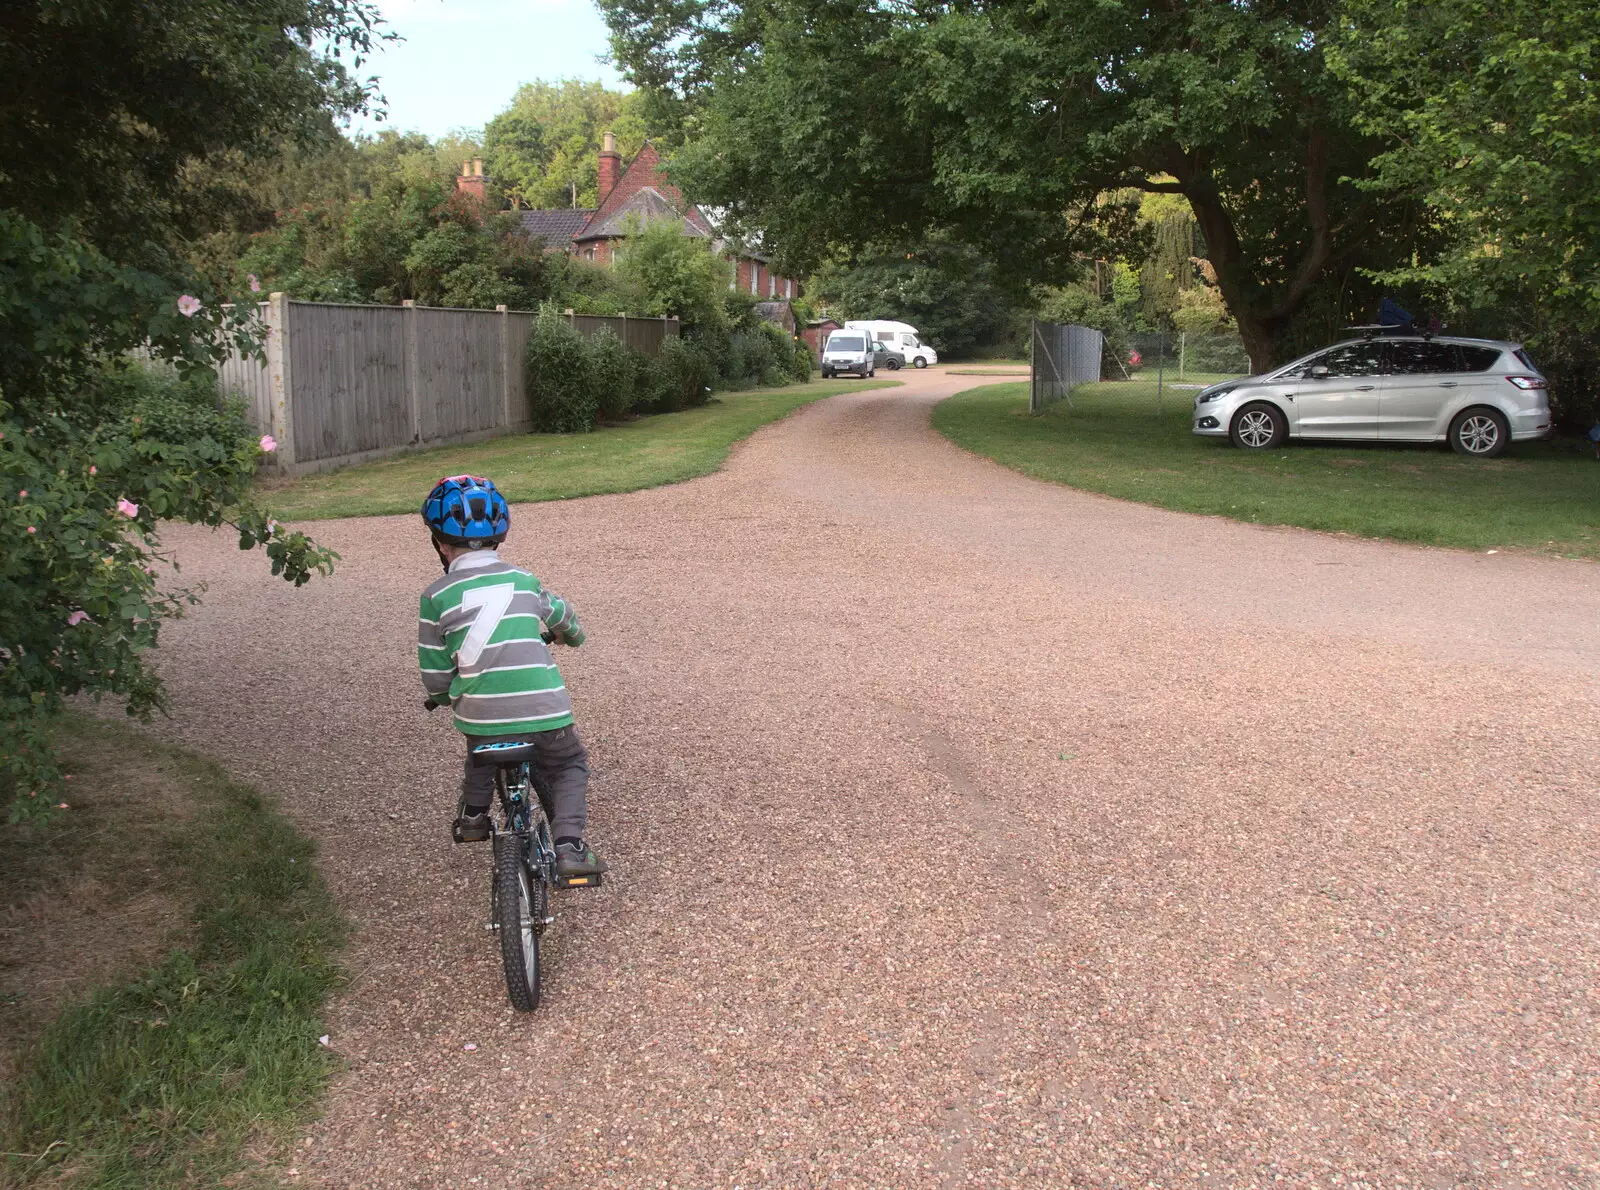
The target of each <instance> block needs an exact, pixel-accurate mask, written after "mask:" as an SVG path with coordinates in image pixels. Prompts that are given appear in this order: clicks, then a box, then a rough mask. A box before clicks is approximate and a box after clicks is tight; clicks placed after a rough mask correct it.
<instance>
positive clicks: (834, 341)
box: [828, 335, 867, 351]
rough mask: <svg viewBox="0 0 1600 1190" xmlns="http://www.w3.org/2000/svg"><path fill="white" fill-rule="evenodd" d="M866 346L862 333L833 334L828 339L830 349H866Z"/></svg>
mask: <svg viewBox="0 0 1600 1190" xmlns="http://www.w3.org/2000/svg"><path fill="white" fill-rule="evenodd" d="M866 346H867V345H866V343H865V342H864V341H863V340H862V338H861V336H860V335H833V336H831V337H830V338H829V339H828V350H829V351H864V350H865V349H866Z"/></svg>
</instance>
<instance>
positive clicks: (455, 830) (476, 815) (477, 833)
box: [450, 802, 493, 843]
mask: <svg viewBox="0 0 1600 1190" xmlns="http://www.w3.org/2000/svg"><path fill="white" fill-rule="evenodd" d="M491 833H493V832H492V831H491V830H490V827H489V807H487V806H485V807H484V808H483V809H481V810H478V811H476V812H475V811H474V810H473V809H472V807H471V806H468V805H467V804H466V803H465V802H463V803H461V805H459V806H457V807H456V820H455V822H454V823H452V824H451V827H450V835H451V837H452V838H453V839H455V841H456V842H457V843H481V842H483V841H484V840H485V839H487V838H488V837H489V835H490V834H491Z"/></svg>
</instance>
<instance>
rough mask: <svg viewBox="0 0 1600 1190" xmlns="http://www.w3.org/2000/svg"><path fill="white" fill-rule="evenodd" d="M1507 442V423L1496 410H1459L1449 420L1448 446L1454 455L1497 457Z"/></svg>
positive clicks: (1482, 457)
mask: <svg viewBox="0 0 1600 1190" xmlns="http://www.w3.org/2000/svg"><path fill="white" fill-rule="evenodd" d="M1510 441H1511V425H1510V423H1509V422H1507V421H1506V419H1505V417H1504V416H1503V415H1502V414H1501V413H1500V411H1499V410H1497V409H1489V408H1486V407H1484V406H1482V405H1479V406H1477V407H1475V408H1472V409H1463V410H1462V411H1461V412H1460V413H1458V414H1456V417H1455V420H1454V421H1452V422H1451V423H1450V446H1451V448H1452V449H1453V450H1454V451H1455V452H1456V453H1457V454H1458V455H1470V456H1471V457H1472V458H1475V459H1494V458H1498V457H1499V456H1500V455H1502V454H1504V453H1505V449H1506V446H1507V444H1509V443H1510Z"/></svg>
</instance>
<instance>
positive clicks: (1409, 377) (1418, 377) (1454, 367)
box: [1378, 339, 1463, 442]
mask: <svg viewBox="0 0 1600 1190" xmlns="http://www.w3.org/2000/svg"><path fill="white" fill-rule="evenodd" d="M1462 379H1463V378H1462V374H1461V361H1460V352H1459V351H1458V349H1457V348H1456V345H1455V344H1454V343H1435V342H1431V341H1429V340H1426V339H1398V340H1396V341H1395V342H1393V343H1390V344H1389V368H1388V373H1387V375H1385V376H1384V378H1383V383H1382V384H1381V385H1380V386H1379V393H1380V397H1379V400H1378V437H1379V438H1381V439H1383V440H1384V441H1386V442H1432V441H1433V440H1434V439H1435V438H1437V437H1438V436H1439V432H1440V431H1439V419H1440V417H1441V415H1442V414H1443V413H1444V410H1445V406H1446V405H1448V404H1449V403H1450V402H1451V401H1452V400H1454V399H1455V397H1456V395H1457V390H1458V389H1459V388H1460V387H1461V383H1462Z"/></svg>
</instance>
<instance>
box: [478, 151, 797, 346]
mask: <svg viewBox="0 0 1600 1190" xmlns="http://www.w3.org/2000/svg"><path fill="white" fill-rule="evenodd" d="M599 167H600V168H599V178H598V181H599V192H600V205H599V206H597V207H592V208H584V207H571V208H566V207H557V208H554V209H551V210H542V211H517V212H514V213H515V214H516V215H517V216H518V218H519V219H520V220H521V224H522V234H523V235H525V236H529V237H530V238H536V239H540V240H543V241H544V244H545V250H546V251H547V252H559V251H566V252H569V253H571V254H572V255H573V256H578V257H582V258H583V259H584V260H592V261H595V262H596V263H597V264H610V263H611V261H612V258H613V256H614V255H615V252H616V244H617V241H619V240H621V239H624V238H625V237H626V236H627V233H628V227H629V225H630V224H632V223H634V222H635V221H637V222H638V223H641V224H644V223H656V222H659V221H662V220H675V221H678V222H680V223H681V224H682V227H683V234H684V235H686V236H692V237H695V238H698V239H704V240H706V241H707V242H708V243H709V244H710V245H711V247H712V249H713V250H714V251H717V252H719V253H721V255H722V257H723V259H724V260H727V261H729V262H730V263H731V264H732V265H733V276H732V279H731V280H730V282H729V285H728V288H730V289H737V290H741V291H743V292H745V293H748V294H750V295H751V296H752V297H754V298H755V299H756V300H757V301H758V302H760V303H761V304H762V305H763V306H765V307H767V309H764V310H763V312H762V316H763V317H765V318H767V319H768V320H769V321H772V322H777V323H780V324H783V323H784V322H785V321H786V320H787V323H788V326H789V329H790V331H791V333H792V332H793V329H794V314H793V312H792V311H790V310H788V309H787V306H788V303H789V302H790V301H791V300H793V299H794V298H797V297H799V296H800V283H799V282H798V281H796V280H794V279H793V278H791V277H784V276H781V275H779V274H778V273H776V272H774V271H773V269H772V264H771V261H770V259H769V258H768V257H766V256H763V255H761V254H760V253H757V252H752V251H749V250H748V249H744V248H741V247H738V246H737V245H734V244H730V243H728V242H727V241H725V240H723V239H721V238H719V237H718V236H717V233H716V230H715V229H714V228H713V227H712V225H711V221H710V220H709V219H708V218H706V214H705V212H704V211H702V210H701V209H700V208H699V207H698V206H696V205H695V204H694V203H691V202H688V201H687V200H686V199H685V198H684V197H683V193H682V192H681V191H680V190H679V189H678V188H677V187H676V186H674V185H673V184H672V183H671V182H669V181H668V180H667V177H666V175H665V174H664V173H663V172H662V170H661V155H660V154H659V153H657V152H656V150H655V146H654V145H652V144H650V143H649V142H648V141H646V142H645V144H644V147H643V148H641V149H640V150H639V152H638V153H637V154H636V155H635V156H634V159H633V160H632V161H631V162H629V163H628V166H627V168H626V169H624V168H623V166H622V154H621V153H619V152H618V151H617V139H616V137H615V136H613V135H612V134H611V133H609V132H608V133H606V135H605V143H604V146H603V147H602V148H601V150H600V161H599ZM456 189H458V190H460V191H462V192H463V193H469V194H475V195H477V196H478V197H480V198H485V197H486V192H487V179H486V178H485V177H484V174H483V163H482V161H481V160H476V159H475V160H473V161H469V162H467V163H466V164H465V165H464V166H462V172H461V176H460V177H458V178H457V179H456ZM779 305H781V306H783V307H784V309H783V310H781V311H779V310H777V307H778V306H779ZM774 315H776V316H774Z"/></svg>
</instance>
